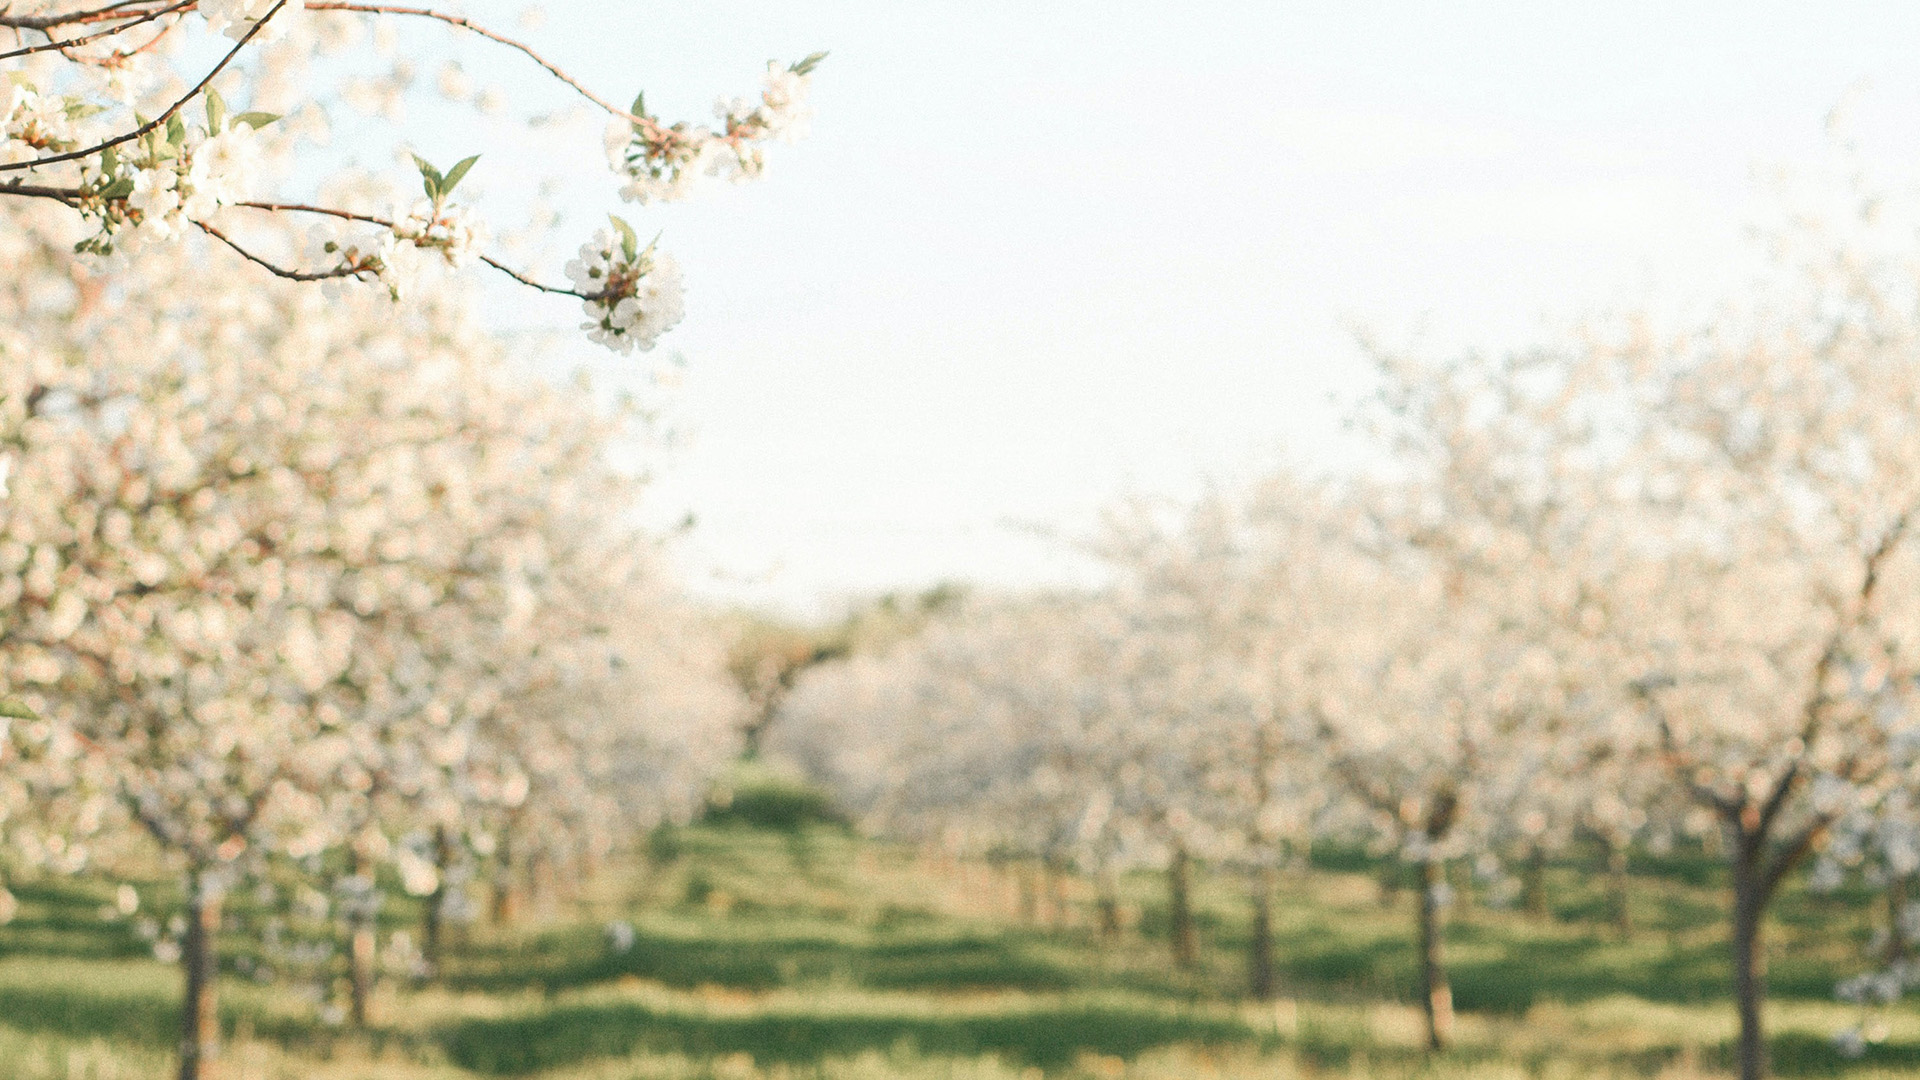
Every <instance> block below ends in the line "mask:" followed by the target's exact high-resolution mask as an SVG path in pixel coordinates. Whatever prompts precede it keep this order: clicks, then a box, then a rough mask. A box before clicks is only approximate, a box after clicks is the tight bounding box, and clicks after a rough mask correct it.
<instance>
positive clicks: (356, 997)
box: [347, 851, 379, 1028]
mask: <svg viewBox="0 0 1920 1080" xmlns="http://www.w3.org/2000/svg"><path fill="white" fill-rule="evenodd" d="M353 873H354V876H356V877H358V878H361V879H362V880H364V881H365V882H366V883H367V893H366V895H365V896H364V897H361V898H360V902H359V905H358V907H357V908H356V909H355V911H354V912H353V921H352V937H351V938H350V939H349V940H348V942H347V981H348V993H349V995H350V998H349V1011H350V1017H351V1019H352V1021H353V1026H354V1027H356V1028H364V1027H366V1026H367V1017H368V1009H369V1002H370V1000H371V999H372V997H373V962H374V949H375V948H376V942H375V933H376V927H375V923H374V911H375V909H374V900H375V898H376V897H377V896H378V895H379V894H378V893H377V892H376V891H375V890H374V887H373V881H374V878H373V873H374V870H373V860H372V859H369V858H368V857H367V856H366V855H365V854H363V853H361V852H358V851H356V852H355V853H354V856H353Z"/></svg>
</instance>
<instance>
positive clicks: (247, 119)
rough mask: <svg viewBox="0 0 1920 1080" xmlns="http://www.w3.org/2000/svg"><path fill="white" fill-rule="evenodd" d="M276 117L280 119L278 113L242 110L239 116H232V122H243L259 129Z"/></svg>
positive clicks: (254, 128) (256, 129)
mask: <svg viewBox="0 0 1920 1080" xmlns="http://www.w3.org/2000/svg"><path fill="white" fill-rule="evenodd" d="M278 119H280V114H279V113H270V112H243V113H241V114H240V115H239V116H236V117H234V118H233V122H234V123H236V124H245V125H247V126H248V127H250V128H252V129H253V130H255V131H259V130H260V129H261V128H263V127H266V126H267V125H268V124H271V123H273V122H274V121H275V120H278Z"/></svg>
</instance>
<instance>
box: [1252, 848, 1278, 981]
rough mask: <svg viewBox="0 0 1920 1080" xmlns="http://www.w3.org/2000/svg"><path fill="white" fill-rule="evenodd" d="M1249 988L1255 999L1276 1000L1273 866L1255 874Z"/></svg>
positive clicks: (1263, 868)
mask: <svg viewBox="0 0 1920 1080" xmlns="http://www.w3.org/2000/svg"><path fill="white" fill-rule="evenodd" d="M1247 988H1248V989H1249V990H1250V991H1251V992H1252V993H1253V997H1254V1000H1255V1001H1272V1000H1273V994H1274V978H1273V870H1272V869H1271V868H1270V867H1265V866H1263V867H1261V868H1260V869H1258V870H1256V871H1254V874H1253V940H1252V942H1251V943H1250V944H1249V952H1248V955H1247Z"/></svg>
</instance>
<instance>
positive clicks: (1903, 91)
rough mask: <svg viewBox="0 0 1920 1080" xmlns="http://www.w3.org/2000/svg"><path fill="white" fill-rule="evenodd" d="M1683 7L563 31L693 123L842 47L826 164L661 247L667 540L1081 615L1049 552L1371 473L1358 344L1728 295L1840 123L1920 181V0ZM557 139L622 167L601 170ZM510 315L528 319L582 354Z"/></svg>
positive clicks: (788, 8)
mask: <svg viewBox="0 0 1920 1080" xmlns="http://www.w3.org/2000/svg"><path fill="white" fill-rule="evenodd" d="M468 7H469V10H470V11H471V13H472V14H475V15H478V16H483V17H489V18H494V19H496V20H497V21H501V22H503V23H506V24H507V25H512V22H513V13H514V12H516V11H517V10H518V5H510V4H504V3H502V4H494V3H480V2H476V3H473V4H470V5H468ZM1678 10H1679V6H1677V5H1673V4H1670V3H1658V4H1656V3H1644V4H1625V3H1614V4H1605V5H1578V6H1576V5H1561V4H1541V3H1538V2H1529V3H1510V4H1470V3H1448V4H1412V3H1401V4H1385V3H1371V4H1369V3H1356V2H1346V3H1316V4H1291V3H1271V4H1269V3H1259V4H1256V3H1241V4H1227V3H1194V2H1183V3H1179V4H1167V3H1159V4H1144V3H1121V2H1112V0H1105V2H1101V3H1048V2H1042V0H1027V2H1025V3H1019V4H1010V3H1007V4H1003V3H990V2H978V0H976V2H970V3H939V4H930V3H904V2H888V3H878V2H870V3H854V2H846V3H809V2H801V0H785V2H779V3H775V2H747V0H736V2H702V3H679V4H654V3H645V4H643V3H626V2H614V0H609V2H586V0H575V2H572V3H565V4H553V5H550V6H549V8H548V17H547V20H546V24H545V25H544V26H543V27H541V28H540V29H538V30H537V31H535V32H531V33H530V34H529V36H530V37H531V38H532V39H534V40H535V41H537V42H539V43H540V44H541V45H542V46H543V48H544V49H545V50H546V51H548V52H549V53H550V54H551V55H552V57H553V58H554V59H555V60H557V61H559V62H560V63H562V64H563V65H564V66H568V67H571V68H573V69H575V70H576V71H577V72H578V73H580V74H582V75H583V76H585V78H586V80H587V81H588V82H589V83H591V84H593V85H595V86H596V87H600V88H604V89H605V91H606V92H607V93H608V94H609V95H610V96H612V97H614V98H616V99H618V100H625V99H626V98H628V97H630V96H631V95H632V93H633V92H634V91H635V90H638V89H641V88H643V87H644V88H645V89H646V91H647V100H648V104H649V106H650V107H652V108H653V109H655V110H656V111H658V112H660V113H661V114H662V115H663V116H666V117H668V118H673V117H678V116H687V117H691V118H695V119H701V118H704V117H706V116H707V115H708V110H709V108H710V106H711V103H712V100H713V98H714V97H715V96H716V95H718V94H721V93H726V94H729V95H732V94H741V93H745V92H748V91H749V90H751V89H752V87H753V85H754V83H755V81H756V78H757V73H758V72H759V71H760V70H761V68H762V67H763V65H764V63H765V61H766V60H767V59H769V58H772V57H779V58H781V59H786V60H790V59H795V58H798V57H799V56H802V55H804V54H806V53H807V52H809V51H812V50H814V49H830V50H831V51H832V56H831V58H830V59H829V60H828V61H827V63H826V64H825V65H823V66H822V67H821V68H820V70H819V72H818V74H817V75H816V77H815V80H814V98H813V100H814V103H815V105H816V107H817V110H818V115H817V117H816V119H815V122H814V130H813V134H812V136H811V137H810V138H808V139H807V140H806V141H804V142H802V143H800V144H799V145H796V146H790V147H789V146H777V147H775V148H774V149H773V151H772V153H771V157H772V159H773V160H772V168H771V169H770V172H769V176H768V177H767V178H766V179H765V180H764V181H762V182H760V183H757V184H754V185H751V186H746V187H739V188H733V187H721V188H716V189H709V190H708V192H707V193H706V195H705V196H704V197H702V198H699V199H697V200H695V201H694V202H692V203H689V204H682V205H676V206H672V207H667V208H662V209H639V208H633V209H634V210H635V212H634V213H633V214H632V215H631V216H632V218H633V220H634V221H635V224H636V225H637V226H638V227H639V228H640V229H641V231H642V232H643V233H646V234H649V235H650V234H651V233H652V232H654V231H659V230H664V235H663V237H662V239H661V245H662V247H663V248H666V249H668V250H670V251H672V252H673V253H674V254H675V256H676V257H677V258H678V259H679V261H680V263H681V265H682V267H683V268H684V270H685V272H686V275H687V279H688V285H689V295H688V309H689V314H688V316H687V319H686V321H685V323H683V324H682V325H681V327H680V328H679V329H678V330H676V331H675V332H674V333H673V334H672V335H670V337H669V338H668V339H667V341H666V342H665V343H664V344H663V346H662V350H661V353H662V354H664V353H666V352H677V353H680V354H684V356H685V358H686V368H685V374H684V379H683V382H682V383H681V385H680V387H679V388H678V389H677V390H675V391H673V392H672V393H671V394H670V395H669V396H668V397H666V398H665V399H664V400H665V402H666V405H667V407H668V411H669V414H670V416H671V417H672V420H673V422H674V425H675V426H676V427H677V428H678V429H681V430H683V431H685V432H687V433H689V434H690V435H691V438H690V440H689V441H687V442H686V443H685V444H684V445H682V446H680V447H679V448H678V449H676V450H674V451H673V452H672V453H671V454H670V455H668V456H666V457H665V458H662V459H658V460H656V462H655V464H656V466H657V470H658V472H659V481H658V483H657V485H656V487H655V490H654V493H653V498H654V503H653V508H654V512H655V513H656V514H657V515H658V519H659V520H661V521H667V520H674V519H677V518H679V517H681V516H683V515H684V514H685V513H687V512H689V511H691V512H692V513H694V514H695V515H697V517H698V519H699V524H698V526H697V528H696V529H695V530H694V532H693V533H692V534H691V535H690V536H689V537H688V538H687V540H686V541H685V542H684V544H683V546H682V549H681V553H682V562H683V564H684V565H685V567H686V569H687V571H688V573H689V576H690V577H691V578H692V579H693V582H694V586H695V588H696V589H698V590H700V591H702V592H705V593H709V594H715V595H720V596H724V597H727V598H730V599H738V600H742V601H747V602H752V603H762V604H768V605H775V606H784V607H787V608H790V609H794V610H799V611H806V610H818V609H820V608H821V606H822V605H827V606H829V607H830V606H831V604H832V602H833V600H834V598H836V597H838V596H841V595H844V594H847V593H850V592H870V591H875V590H880V589H889V588H917V587H923V586H925V585H928V584H931V583H933V582H936V581H939V580H942V579H959V580H971V581H977V582H984V583H990V584H999V585H1016V586H1017V585H1026V584H1036V583H1043V582H1049V581H1057V580H1061V579H1062V578H1065V577H1070V576H1072V575H1074V574H1076V573H1084V572H1085V571H1084V569H1081V568H1077V567H1076V564H1075V562H1074V559H1073V557H1072V556H1071V555H1070V554H1068V553H1066V551H1065V550H1064V549H1063V547H1062V545H1061V544H1059V543H1058V542H1056V541H1049V540H1046V539H1044V538H1041V537H1039V536H1037V535H1036V532H1035V530H1034V529H1032V528H1030V527H1029V526H1035V525H1037V526H1042V527H1045V528H1051V529H1055V530H1058V531H1061V532H1064V533H1067V534H1074V533H1079V532H1084V531H1085V530H1086V529H1087V528H1088V527H1089V526H1090V524H1091V522H1092V521H1093V520H1094V515H1095V514H1096V513H1097V511H1098V509H1099V507H1101V506H1102V505H1103V504H1106V503H1109V502H1111V501H1112V500H1113V499H1115V498H1116V497H1118V496H1120V495H1123V494H1127V493H1165V494H1171V495H1181V494H1186V493H1191V492H1193V491H1195V490H1197V489H1198V488H1199V487H1200V486H1201V485H1202V484H1204V483H1207V482H1209V481H1212V482H1219V483H1228V484H1230V483H1233V482H1234V481H1236V480H1238V479H1242V478H1246V477H1250V476H1253V475H1256V474H1257V473H1259V472H1260V471H1262V470H1264V469H1266V468H1269V467H1271V466H1272V465H1273V464H1274V463H1276V462H1278V461H1281V460H1283V459H1286V458H1291V459H1293V460H1297V461H1302V462H1306V463H1309V464H1314V465H1332V466H1337V465H1338V464H1339V463H1341V462H1342V461H1348V460H1351V459H1352V454H1351V451H1349V450H1343V449H1342V448H1341V447H1340V446H1339V440H1340V437H1339V434H1338V431H1339V424H1338V417H1339V410H1338V409H1337V408H1336V407H1335V406H1334V405H1332V404H1331V403H1330V401H1329V395H1330V394H1333V393H1335V392H1344V393H1348V394H1351V393H1353V392H1356V391H1357V390H1358V388H1360V387H1361V386H1363V385H1364V383H1363V379H1364V365H1363V361H1362V357H1361V352H1360V350H1359V348H1358V347H1357V346H1356V344H1355V330H1356V328H1365V329H1367V330H1368V331H1370V332H1372V333H1374V334H1375V335H1377V336H1378V337H1380V338H1382V339H1384V340H1387V341H1390V342H1396V343H1401V342H1420V343H1422V347H1424V348H1427V349H1430V350H1432V351H1436V352H1446V351H1451V350H1454V349H1457V348H1461V347H1469V346H1472V347H1481V348H1487V349H1501V348H1507V347H1513V346H1519V345H1525V344H1528V343H1531V342H1539V341H1549V340H1552V338H1553V336H1554V334H1555V333H1556V331H1557V329H1558V328H1561V327H1564V326H1565V325H1567V324H1568V323H1570V322H1572V321H1573V320H1577V319H1579V318H1581V317H1583V316H1587V315H1591V314H1595V313H1601V312H1607V311H1618V310H1622V309H1628V308H1638V307H1642V306H1647V305H1653V306H1655V307H1672V306H1676V305H1685V304H1688V303H1697V302H1700V301H1703V300H1706V299H1710V298H1711V297H1713V296H1717V295H1722V294H1724V293H1726V292H1727V291H1728V290H1730V289H1735V288H1737V286H1738V283H1739V282H1741V281H1742V280H1744V279H1745V278H1746V277H1747V276H1749V275H1750V274H1751V273H1752V272H1753V270H1754V268H1755V267H1756V266H1757V264H1758V257H1757V255H1756V253H1755V250H1754V247H1753V245H1752V244H1751V243H1749V242H1748V241H1746V240H1745V239H1744V235H1745V229H1746V228H1747V226H1749V225H1750V224H1751V223H1753V222H1754V221H1755V220H1757V217H1758V215H1759V214H1760V213H1761V211H1760V210H1759V209H1757V208H1758V207H1760V206H1762V205H1764V204H1765V203H1766V199H1765V193H1764V191H1763V190H1762V189H1761V188H1760V187H1759V186H1757V185H1756V183H1755V180H1754V177H1755V173H1756V169H1757V168H1761V167H1772V166H1778V165H1786V166H1790V167H1794V168H1797V169H1807V170H1814V171H1819V170H1823V169H1824V170H1827V171H1832V168H1833V163H1834V161H1835V157H1834V155H1833V154H1832V153H1831V152H1829V150H1828V149H1827V146H1828V142H1827V138H1826V136H1825V134H1824V124H1823V121H1824V118H1825V116H1826V114H1827V113H1828V111H1829V110H1830V109H1831V108H1832V107H1833V106H1835V105H1836V104H1837V103H1840V102H1841V101H1842V100H1843V99H1845V100H1851V101H1852V106H1851V109H1850V114H1851V115H1852V116H1853V117H1854V118H1855V119H1854V124H1853V126H1854V128H1855V129H1857V130H1858V132H1859V141H1860V143H1861V145H1862V146H1863V148H1864V150H1865V152H1866V154H1867V156H1868V158H1869V159H1870V160H1871V161H1872V162H1873V163H1874V165H1875V167H1876V169H1878V170H1879V171H1880V175H1881V176H1882V179H1883V180H1884V181H1885V182H1886V183H1888V184H1894V185H1897V184H1903V183H1910V181H1911V178H1912V177H1913V176H1914V175H1915V168H1914V166H1915V164H1916V163H1917V162H1920V63H1916V61H1915V57H1917V56H1920V6H1915V5H1894V4H1846V3H1832V2H1829V3H1820V4H1812V3H1808V4H1795V5H1766V4H1754V3H1740V4H1732V3H1726V4H1689V5H1685V7H1684V11H1683V12H1681V13H1679V14H1676V11H1678ZM464 51H465V55H467V56H468V57H470V58H471V59H470V62H469V66H470V67H476V68H480V69H482V70H484V71H486V72H488V73H492V72H494V71H498V72H500V73H502V74H503V75H504V77H506V79H507V81H508V85H509V86H510V87H511V89H512V90H513V92H514V93H516V94H519V93H520V92H521V91H523V90H524V91H525V92H526V93H529V94H532V93H536V92H537V93H539V94H542V95H546V94H548V93H549V90H548V89H547V88H546V87H545V86H544V85H543V84H542V83H540V82H538V81H537V80H534V79H531V78H524V77H522V76H523V75H524V73H523V72H521V71H519V70H518V69H517V68H516V67H515V66H514V65H513V64H512V63H511V62H510V61H508V60H507V59H505V58H502V57H499V56H497V55H495V54H489V53H485V52H481V51H479V50H474V49H466V50H464ZM564 103H565V99H564V98H563V97H561V96H559V95H557V94H556V95H552V100H551V103H550V104H551V105H553V106H557V105H561V104H564ZM594 130H595V131H597V130H598V125H597V124H596V125H595V126H594ZM423 143H427V144H431V143H432V139H430V138H429V139H424V140H423ZM555 145H557V146H558V145H569V146H571V147H573V148H574V149H575V150H576V151H581V152H585V151H589V150H591V151H595V156H594V159H593V160H591V161H588V162H585V163H584V164H586V165H589V166H596V167H597V160H598V159H597V145H598V143H597V140H589V141H587V142H581V141H579V140H575V141H573V142H572V143H568V144H562V143H556V144H555ZM462 149H463V148H462V147H457V146H453V145H451V144H449V146H448V149H447V150H446V151H445V156H447V157H448V160H451V159H452V156H453V155H454V154H455V153H457V152H459V151H461V150H462ZM580 171H582V172H592V173H593V175H594V176H595V177H596V180H595V183H597V184H599V185H600V186H599V187H598V188H597V189H595V193H594V196H593V198H592V199H587V200H583V201H568V202H567V204H566V205H567V206H568V207H569V208H570V209H571V210H574V211H576V212H575V213H573V214H571V215H570V217H569V219H568V223H567V225H566V227H565V230H563V231H568V232H569V235H574V234H578V235H584V234H585V233H586V232H588V231H590V230H591V228H592V227H593V224H594V223H595V221H596V220H598V218H597V215H598V214H599V213H601V212H604V210H606V209H614V208H616V206H615V204H614V201H613V199H612V197H611V190H612V182H611V178H609V177H605V174H604V173H603V172H593V170H592V169H583V170H580ZM480 175H481V174H479V173H476V177H479V176H480ZM509 295H514V299H513V300H512V301H511V303H512V304H513V305H514V307H513V309H512V312H513V316H512V317H513V320H514V321H515V322H517V323H519V324H522V325H550V326H554V327H561V328H566V327H570V326H571V324H572V323H573V322H574V321H575V315H576V312H575V310H574V309H573V308H572V307H571V306H569V305H566V304H560V303H553V302H547V301H539V300H534V299H532V298H530V297H526V296H521V295H517V294H509ZM567 357H568V359H569V360H573V359H584V360H586V361H587V362H588V363H589V364H590V365H591V367H592V370H594V371H595V373H596V374H597V375H598V376H599V377H600V378H601V380H602V381H603V382H606V381H612V382H616V383H617V382H620V381H622V380H625V381H628V382H631V383H632V384H634V385H639V384H640V383H641V382H642V381H644V380H643V378H642V372H643V371H644V370H645V369H646V366H647V365H635V364H634V363H632V362H631V361H621V360H620V359H618V358H616V357H612V356H611V354H600V353H599V352H598V351H597V350H595V349H593V348H592V347H591V346H586V345H584V344H582V345H580V346H579V347H578V349H577V351H575V350H572V349H571V348H570V351H569V352H568V353H567Z"/></svg>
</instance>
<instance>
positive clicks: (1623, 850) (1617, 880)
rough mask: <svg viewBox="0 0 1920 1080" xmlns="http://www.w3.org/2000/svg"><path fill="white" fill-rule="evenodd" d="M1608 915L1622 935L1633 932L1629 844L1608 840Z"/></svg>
mask: <svg viewBox="0 0 1920 1080" xmlns="http://www.w3.org/2000/svg"><path fill="white" fill-rule="evenodd" d="M1607 915H1608V916H1609V917H1610V918H1611V919H1612V921H1613V928H1614V929H1615V930H1618V931H1619V932H1620V934H1621V935H1622V936H1625V935H1627V934H1630V933H1632V932H1633V911H1632V910H1631V909H1630V908H1629V907H1628V906H1627V845H1626V844H1624V843H1620V842H1619V841H1616V840H1613V839H1611V838H1609V839H1608V840H1607Z"/></svg>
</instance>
